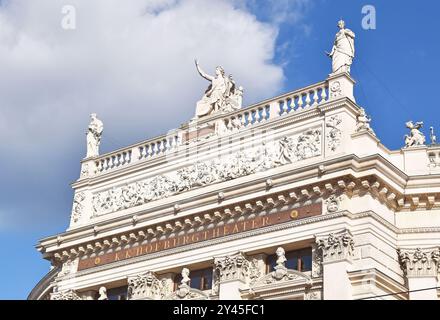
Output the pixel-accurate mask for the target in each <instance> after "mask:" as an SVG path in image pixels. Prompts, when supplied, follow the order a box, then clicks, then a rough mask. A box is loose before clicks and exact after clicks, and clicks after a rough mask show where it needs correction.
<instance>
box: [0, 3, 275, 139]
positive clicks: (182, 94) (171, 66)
mask: <svg viewBox="0 0 440 320" xmlns="http://www.w3.org/2000/svg"><path fill="white" fill-rule="evenodd" d="M68 3H69V4H71V5H73V6H74V7H75V8H76V17H77V22H76V25H77V29H76V30H63V29H62V28H61V19H62V17H63V15H62V13H61V8H62V6H63V5H64V4H65V2H64V1H54V0H45V1H26V0H16V1H12V2H11V3H10V5H8V6H6V7H4V8H2V9H0V12H1V14H0V61H2V65H3V67H2V70H1V72H0V96H1V97H2V107H1V111H0V124H1V126H0V136H2V137H5V138H6V139H7V140H11V139H14V140H15V143H24V144H25V145H26V146H28V147H32V146H35V147H37V145H36V144H35V138H37V137H38V138H40V139H43V140H46V139H48V143H60V142H61V141H65V139H69V138H71V137H70V136H71V135H74V134H77V132H76V133H75V131H78V130H79V129H80V128H84V127H85V126H86V125H87V121H88V118H87V114H88V113H90V112H92V111H97V112H98V114H99V115H100V116H101V117H102V118H103V119H104V120H105V124H106V130H107V132H113V134H112V136H115V137H117V136H118V135H124V134H125V135H126V134H129V131H138V130H139V129H138V128H136V127H135V126H139V125H141V124H142V125H143V126H144V127H145V126H154V127H156V126H157V127H158V128H157V129H159V127H160V128H161V130H162V131H167V130H168V129H170V128H168V127H166V125H171V124H177V122H183V121H185V120H187V119H189V118H190V117H191V116H192V113H193V109H194V107H195V102H196V100H197V99H198V98H199V96H200V95H201V94H202V93H203V90H204V89H205V86H206V85H207V84H206V83H204V82H203V80H201V79H200V78H199V77H198V76H197V74H196V72H195V69H194V65H193V58H194V57H196V56H197V57H198V58H199V59H200V60H201V64H202V65H203V66H204V68H205V69H207V70H208V71H213V69H214V67H215V66H216V65H217V64H222V65H223V66H224V67H225V69H226V71H227V72H228V73H233V74H234V76H235V78H236V80H237V82H239V83H240V84H242V85H243V86H244V87H245V89H246V93H245V96H246V97H247V98H248V100H252V101H255V100H257V99H260V98H264V97H267V96H269V95H271V94H273V93H274V92H276V91H277V90H279V88H280V86H281V84H282V80H283V71H282V69H281V68H280V67H279V66H276V65H274V64H273V63H272V62H271V59H272V58H273V56H274V49H275V39H276V36H277V30H276V28H274V27H272V26H270V25H268V24H263V23H260V22H258V21H257V20H256V18H255V17H254V16H253V15H252V14H250V13H249V12H246V11H244V10H243V9H239V8H238V7H234V3H233V2H232V1H226V0H219V1H201V0H200V1H197V0H188V1H172V0H170V1H157V0H156V1H145V0H130V1H126V2H124V3H123V5H121V2H120V1H119V0H94V1H86V0H72V1H69V2H68ZM140 120H142V121H140ZM66 121H68V126H66ZM118 121H121V123H117V122H118ZM176 121H177V122H176ZM128 124H132V125H128ZM127 129H128V130H127ZM82 130H83V129H82ZM144 130H145V129H144ZM124 131H125V132H126V133H123V132H124ZM53 132H57V134H56V135H55V136H54V135H52V134H51V133H53ZM31 137H32V138H33V139H32V140H33V141H32V142H31V141H29V138H31ZM7 140H6V141H7ZM43 140H40V141H41V142H43V143H44V141H43Z"/></svg>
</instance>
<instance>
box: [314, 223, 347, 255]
mask: <svg viewBox="0 0 440 320" xmlns="http://www.w3.org/2000/svg"><path fill="white" fill-rule="evenodd" d="M316 244H317V249H318V253H319V254H320V258H321V261H322V262H323V263H326V262H333V261H339V260H346V259H351V258H352V257H353V253H354V240H353V235H352V234H351V232H350V231H349V230H343V231H341V232H338V233H330V234H329V235H328V236H325V237H316Z"/></svg>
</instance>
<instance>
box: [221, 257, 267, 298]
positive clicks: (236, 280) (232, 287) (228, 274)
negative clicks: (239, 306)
mask: <svg viewBox="0 0 440 320" xmlns="http://www.w3.org/2000/svg"><path fill="white" fill-rule="evenodd" d="M259 275H260V270H259V268H258V261H257V259H252V260H248V258H247V257H246V256H245V255H244V254H243V253H242V252H238V253H236V254H233V255H230V256H226V257H217V258H215V259H214V278H215V280H214V286H215V287H216V289H215V290H214V292H216V293H218V294H219V299H220V300H223V299H232V300H240V299H241V295H240V288H241V287H242V286H243V285H245V284H248V283H250V282H251V281H252V279H254V278H258V277H259Z"/></svg>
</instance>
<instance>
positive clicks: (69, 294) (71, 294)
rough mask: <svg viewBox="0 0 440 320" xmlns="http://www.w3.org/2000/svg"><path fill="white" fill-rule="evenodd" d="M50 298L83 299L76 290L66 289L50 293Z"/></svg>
mask: <svg viewBox="0 0 440 320" xmlns="http://www.w3.org/2000/svg"><path fill="white" fill-rule="evenodd" d="M50 300H82V299H81V297H80V296H79V295H78V294H77V293H76V291H75V290H72V289H70V290H65V291H59V292H54V293H51V294H50Z"/></svg>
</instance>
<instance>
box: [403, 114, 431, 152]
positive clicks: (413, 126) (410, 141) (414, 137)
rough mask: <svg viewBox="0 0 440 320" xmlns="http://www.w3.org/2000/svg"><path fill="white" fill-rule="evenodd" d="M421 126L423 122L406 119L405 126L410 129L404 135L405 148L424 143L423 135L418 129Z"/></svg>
mask: <svg viewBox="0 0 440 320" xmlns="http://www.w3.org/2000/svg"><path fill="white" fill-rule="evenodd" d="M422 126H423V122H416V123H413V122H412V121H408V122H407V123H406V127H407V128H408V129H410V134H409V135H407V134H406V135H405V148H409V147H414V146H422V145H424V144H425V140H426V139H425V135H424V134H423V133H422V132H421V131H420V130H419V129H421V128H422Z"/></svg>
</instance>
